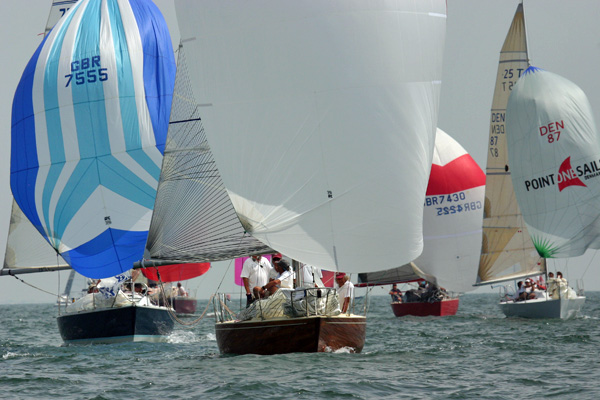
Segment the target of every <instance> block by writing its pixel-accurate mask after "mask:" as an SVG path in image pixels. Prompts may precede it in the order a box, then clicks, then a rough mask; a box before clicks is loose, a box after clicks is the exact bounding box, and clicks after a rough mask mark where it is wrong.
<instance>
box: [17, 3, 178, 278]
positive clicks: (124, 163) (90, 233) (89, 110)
mask: <svg viewBox="0 0 600 400" xmlns="http://www.w3.org/2000/svg"><path fill="white" fill-rule="evenodd" d="M174 78H175V62H174V58H173V50H172V45H171V38H170V35H169V32H168V29H167V25H166V23H165V21H164V19H163V17H162V15H161V14H160V11H159V10H158V8H157V7H156V6H155V5H154V4H153V3H152V2H151V1H149V0H130V1H122V0H80V1H79V2H77V4H75V5H74V6H73V7H72V8H71V10H70V11H69V12H68V13H67V14H66V15H65V16H64V18H62V19H60V21H59V22H58V23H57V25H56V26H55V28H54V29H53V30H52V32H51V33H50V34H49V35H48V36H46V38H45V39H44V41H43V42H42V44H41V45H40V47H39V48H38V50H37V51H36V52H35V54H34V56H33V57H32V59H31V60H30V62H29V64H28V65H27V67H26V69H25V71H24V73H23V76H22V78H21V81H20V83H19V86H18V87H17V91H16V93H15V98H14V101H13V114H12V156H11V189H12V191H13V195H14V197H15V200H16V201H17V203H18V204H19V206H20V207H21V209H22V210H23V212H24V213H25V215H26V216H27V218H28V219H29V220H30V221H31V222H32V223H33V225H34V226H35V227H36V228H37V230H38V231H39V232H40V233H41V234H42V235H43V236H44V237H45V238H46V239H47V240H48V242H49V243H50V244H51V245H52V246H53V247H54V248H55V249H56V250H57V251H58V252H59V253H60V254H61V255H63V257H64V258H65V260H67V262H69V264H71V266H72V267H73V268H74V269H76V270H77V271H78V272H80V273H81V274H83V275H85V276H88V277H91V278H104V277H108V276H114V275H117V274H119V273H120V272H122V271H127V270H128V269H130V268H131V266H132V263H133V261H135V260H138V259H140V258H141V256H142V254H143V248H144V243H145V241H146V237H147V229H148V225H149V222H150V214H151V210H152V207H153V204H154V197H155V193H156V185H157V181H158V176H159V172H160V163H161V159H162V154H161V151H162V149H163V146H164V141H165V137H166V132H167V124H168V116H169V111H170V107H171V99H172V90H173V82H174Z"/></svg>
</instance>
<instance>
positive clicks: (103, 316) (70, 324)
mask: <svg viewBox="0 0 600 400" xmlns="http://www.w3.org/2000/svg"><path fill="white" fill-rule="evenodd" d="M57 322H58V330H59V332H60V335H61V336H62V339H63V340H64V341H65V343H69V344H71V343H72V344H91V343H120V342H160V341H165V340H166V339H167V336H168V335H169V334H170V333H171V332H172V331H173V319H172V318H171V317H170V316H169V311H168V310H167V309H165V308H150V307H134V306H130V307H118V308H105V309H98V310H92V311H85V312H80V313H76V314H65V315H61V316H59V317H58V318H57Z"/></svg>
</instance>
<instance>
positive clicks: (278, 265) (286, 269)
mask: <svg viewBox="0 0 600 400" xmlns="http://www.w3.org/2000/svg"><path fill="white" fill-rule="evenodd" d="M274 265H275V271H277V275H276V276H274V277H273V279H272V280H271V281H270V282H269V283H267V284H265V285H264V286H263V287H261V288H255V291H254V295H255V297H261V298H262V297H266V296H267V293H269V294H273V293H275V292H276V291H277V290H278V289H293V288H294V275H293V272H292V269H291V268H290V264H289V263H288V262H287V261H285V260H279V261H276V262H275V263H274Z"/></svg>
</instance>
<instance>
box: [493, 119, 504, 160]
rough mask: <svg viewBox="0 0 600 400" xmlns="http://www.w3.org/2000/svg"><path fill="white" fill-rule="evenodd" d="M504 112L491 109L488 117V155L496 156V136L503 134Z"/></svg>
mask: <svg viewBox="0 0 600 400" xmlns="http://www.w3.org/2000/svg"><path fill="white" fill-rule="evenodd" d="M504 120H505V113H504V112H495V111H492V117H491V119H490V126H491V128H490V156H491V157H498V147H497V146H498V137H499V135H504Z"/></svg>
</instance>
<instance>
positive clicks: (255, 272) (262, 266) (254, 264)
mask: <svg viewBox="0 0 600 400" xmlns="http://www.w3.org/2000/svg"><path fill="white" fill-rule="evenodd" d="M272 269H273V267H272V266H271V263H270V262H269V260H267V259H266V258H265V257H263V256H260V255H254V256H252V257H250V258H249V259H247V260H246V261H244V266H243V267H242V273H241V274H240V277H241V278H242V282H243V283H244V288H245V289H246V307H248V306H249V305H250V304H251V303H252V302H253V301H254V299H253V297H252V292H253V291H254V288H260V287H261V286H264V285H266V284H267V282H269V275H270V273H271V270H272Z"/></svg>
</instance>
